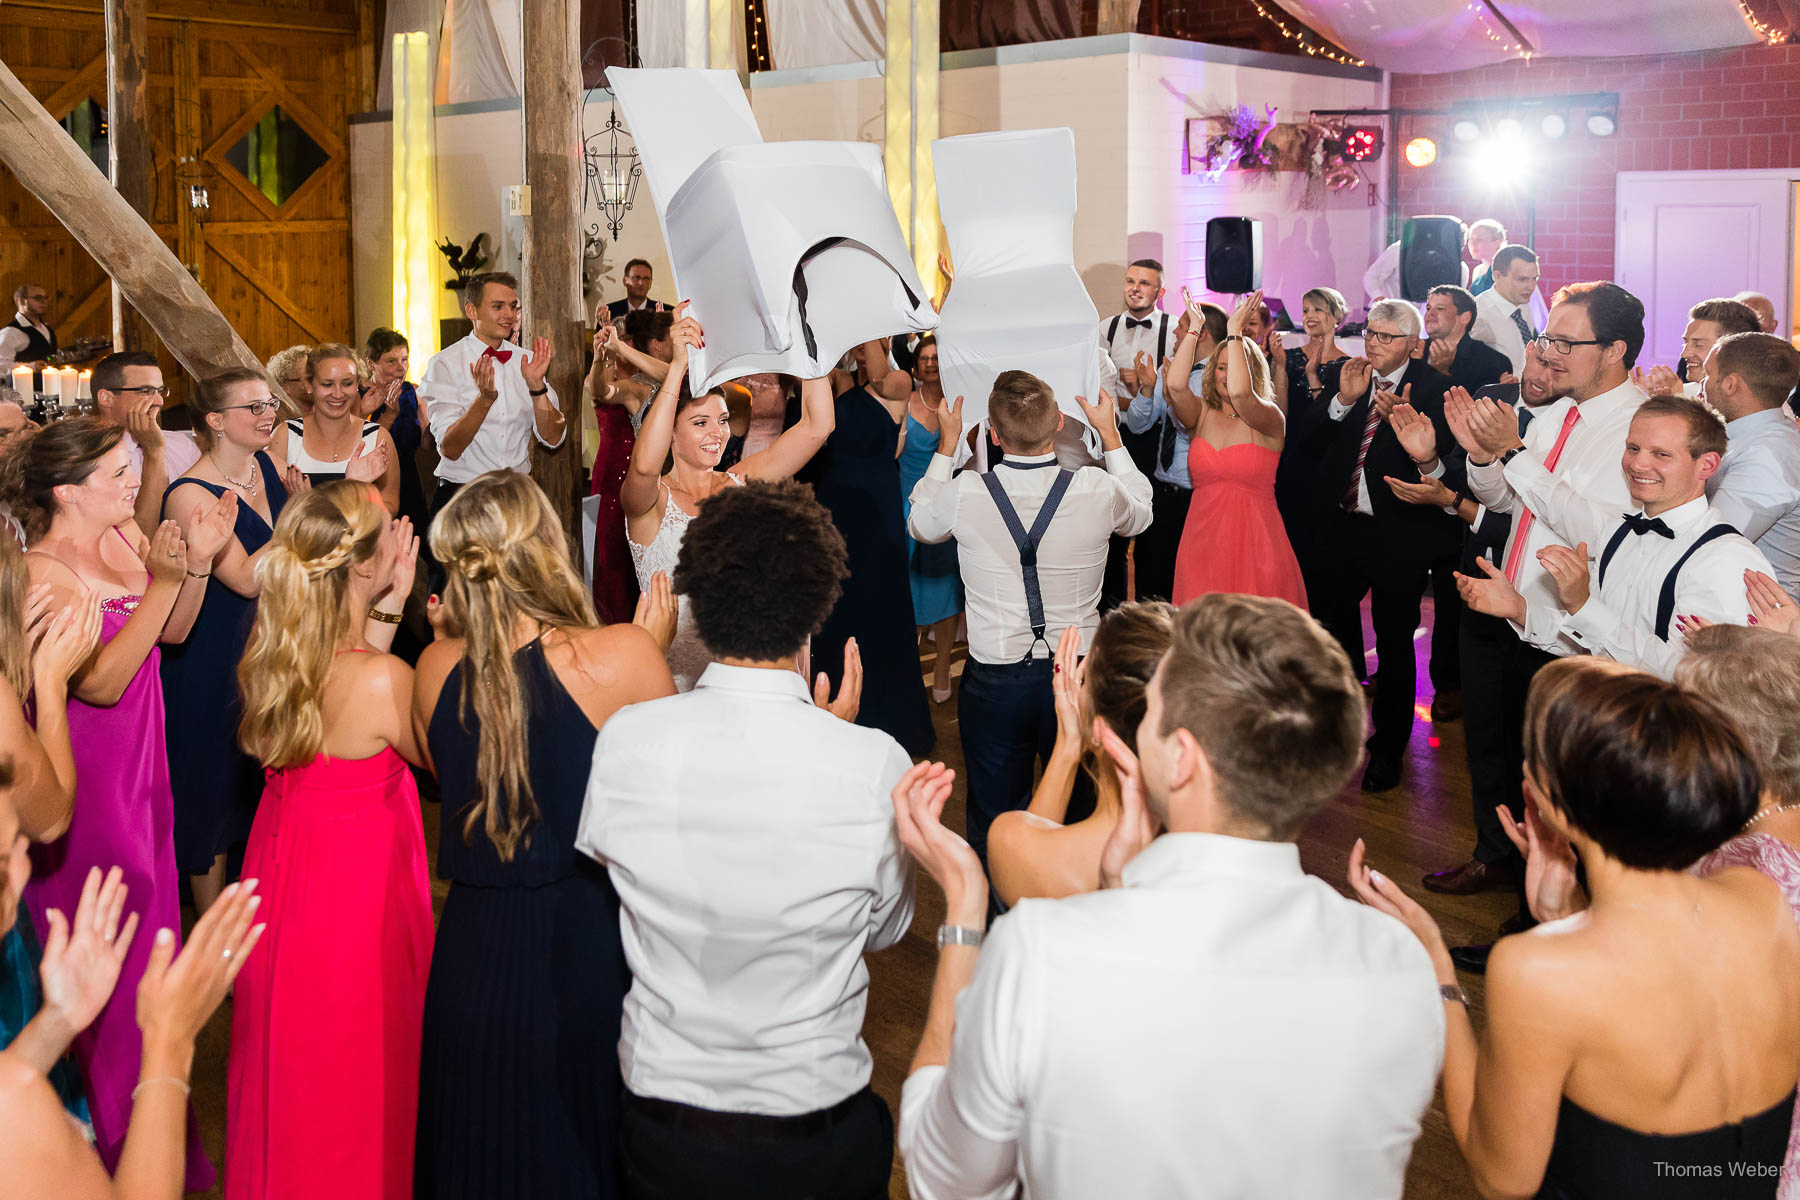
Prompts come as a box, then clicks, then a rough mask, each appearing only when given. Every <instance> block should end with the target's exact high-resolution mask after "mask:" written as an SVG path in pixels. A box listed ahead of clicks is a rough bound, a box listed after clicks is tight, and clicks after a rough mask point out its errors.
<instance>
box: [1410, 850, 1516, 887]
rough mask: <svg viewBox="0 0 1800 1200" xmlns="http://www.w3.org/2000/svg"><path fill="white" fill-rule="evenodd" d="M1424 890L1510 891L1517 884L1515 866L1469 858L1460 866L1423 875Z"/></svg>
mask: <svg viewBox="0 0 1800 1200" xmlns="http://www.w3.org/2000/svg"><path fill="white" fill-rule="evenodd" d="M1424 882H1425V890H1426V891H1428V892H1437V893H1438V894H1440V895H1444V896H1473V895H1474V894H1475V893H1476V892H1510V891H1512V889H1513V888H1514V887H1516V886H1517V885H1518V882H1519V873H1518V870H1517V869H1516V868H1512V867H1505V866H1496V865H1494V864H1493V863H1484V862H1482V861H1481V860H1480V859H1476V858H1471V859H1470V860H1469V861H1468V862H1466V863H1464V864H1463V865H1462V866H1460V867H1457V868H1455V869H1453V870H1449V871H1438V872H1435V873H1434V874H1431V875H1427V876H1426V877H1425V881H1424Z"/></svg>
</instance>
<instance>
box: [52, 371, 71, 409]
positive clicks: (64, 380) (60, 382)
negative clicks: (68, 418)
mask: <svg viewBox="0 0 1800 1200" xmlns="http://www.w3.org/2000/svg"><path fill="white" fill-rule="evenodd" d="M75 374H76V371H75V368H74V367H64V368H62V369H61V370H59V371H58V372H57V373H56V388H57V395H59V396H60V397H61V398H62V399H61V403H62V405H63V407H65V408H67V407H70V406H72V405H74V403H75Z"/></svg>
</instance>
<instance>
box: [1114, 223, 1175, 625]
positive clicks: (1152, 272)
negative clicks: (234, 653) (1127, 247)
mask: <svg viewBox="0 0 1800 1200" xmlns="http://www.w3.org/2000/svg"><path fill="white" fill-rule="evenodd" d="M1162 276H1163V272H1162V264H1161V263H1160V262H1157V261H1156V260H1155V259H1154V258H1140V259H1138V260H1137V261H1136V262H1134V263H1132V264H1131V265H1130V266H1129V267H1126V268H1125V291H1124V297H1123V298H1124V302H1125V308H1124V311H1122V312H1119V313H1116V314H1114V315H1113V316H1110V317H1107V318H1106V319H1105V320H1103V321H1101V322H1100V352H1101V353H1102V354H1103V355H1105V356H1106V360H1105V362H1103V363H1102V364H1101V366H1102V368H1103V369H1102V371H1101V374H1100V386H1101V387H1103V388H1105V389H1106V390H1107V392H1108V393H1109V394H1111V395H1113V396H1115V397H1117V398H1118V405H1119V415H1120V421H1119V433H1120V434H1121V436H1123V438H1124V439H1125V449H1126V450H1128V451H1129V452H1130V453H1131V461H1132V462H1134V463H1136V464H1137V468H1138V470H1139V471H1141V472H1142V473H1143V474H1144V475H1145V476H1147V477H1150V478H1157V476H1156V474H1155V472H1156V453H1157V434H1156V431H1155V429H1153V428H1149V427H1148V426H1147V423H1142V422H1140V423H1136V424H1134V423H1133V422H1132V421H1131V419H1130V417H1129V414H1128V412H1127V410H1128V409H1131V408H1133V407H1135V406H1137V404H1138V403H1139V397H1142V398H1143V403H1144V404H1146V405H1147V404H1148V403H1149V396H1150V393H1151V391H1152V389H1154V388H1155V387H1156V375H1157V372H1158V371H1160V370H1162V365H1163V363H1164V362H1166V361H1167V360H1168V358H1169V356H1170V355H1171V354H1174V353H1175V343H1176V342H1177V341H1179V340H1180V338H1181V328H1180V326H1179V325H1178V323H1177V322H1176V321H1175V320H1174V319H1173V318H1171V317H1170V316H1169V314H1168V313H1166V312H1162V311H1160V310H1159V309H1158V308H1157V305H1158V303H1160V302H1161V300H1162V298H1163V292H1164V291H1165V289H1164V287H1163V277H1162ZM1107 367H1110V368H1111V369H1110V370H1106V369H1104V368H1107ZM1114 375H1116V376H1117V377H1118V379H1117V382H1116V383H1115V382H1114V380H1113V378H1112V376H1114ZM1183 440H1184V441H1185V440H1186V439H1183ZM1181 477H1182V479H1183V481H1184V482H1183V484H1182V487H1183V489H1184V490H1185V488H1186V486H1187V485H1186V483H1185V480H1186V479H1187V460H1186V456H1185V455H1184V456H1183V459H1182V464H1181ZM1186 511H1187V506H1186V504H1185V502H1184V503H1183V505H1182V512H1183V513H1184V514H1185V513H1186ZM1175 536H1176V537H1177V538H1179V537H1180V536H1181V535H1180V528H1179V526H1177V529H1176V534H1175ZM1132 540H1133V539H1131V538H1126V537H1115V538H1113V540H1112V545H1111V546H1110V547H1108V549H1107V554H1106V577H1105V579H1104V581H1103V582H1102V584H1101V587H1100V611H1101V612H1103V613H1104V612H1111V611H1112V610H1113V609H1115V608H1117V607H1118V606H1119V605H1121V604H1123V603H1125V599H1126V580H1127V574H1128V566H1127V562H1126V552H1127V551H1128V550H1129V548H1130V547H1131V544H1132ZM1137 547H1138V549H1137V570H1138V587H1137V598H1138V599H1140V600H1142V599H1145V598H1146V597H1148V596H1151V595H1157V596H1160V597H1161V598H1163V599H1165V600H1166V599H1168V595H1169V588H1170V586H1171V585H1170V584H1168V583H1164V584H1163V585H1162V590H1161V591H1154V590H1153V591H1145V570H1144V568H1145V562H1144V551H1145V546H1144V541H1143V539H1142V538H1139V539H1137ZM1174 571H1175V551H1174V548H1173V545H1171V547H1170V549H1169V563H1168V571H1167V572H1162V573H1156V577H1157V578H1160V577H1161V574H1167V575H1169V577H1170V578H1171V579H1173V577H1174Z"/></svg>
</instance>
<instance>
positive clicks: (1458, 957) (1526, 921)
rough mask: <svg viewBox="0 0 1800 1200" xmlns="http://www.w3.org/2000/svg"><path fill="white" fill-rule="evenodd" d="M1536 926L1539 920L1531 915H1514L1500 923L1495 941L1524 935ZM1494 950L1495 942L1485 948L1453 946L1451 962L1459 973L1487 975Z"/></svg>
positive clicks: (1522, 913) (1519, 913) (1520, 913)
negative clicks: (1516, 934)
mask: <svg viewBox="0 0 1800 1200" xmlns="http://www.w3.org/2000/svg"><path fill="white" fill-rule="evenodd" d="M1536 924H1537V918H1535V917H1533V916H1532V915H1531V914H1530V913H1527V912H1518V913H1514V914H1513V915H1512V916H1510V917H1508V918H1506V920H1504V921H1502V922H1500V928H1499V929H1498V930H1497V931H1496V935H1497V936H1496V938H1495V940H1496V941H1498V940H1499V939H1500V938H1503V937H1510V936H1512V935H1513V934H1515V933H1524V932H1525V931H1526V930H1527V929H1530V928H1531V927H1532V926H1533V925H1536ZM1493 950H1494V944H1493V942H1489V943H1488V944H1487V945H1485V946H1452V947H1450V961H1451V962H1453V963H1455V964H1456V969H1457V970H1459V971H1467V972H1469V973H1470V974H1471V975H1486V974H1487V964H1488V955H1489V954H1491V953H1493Z"/></svg>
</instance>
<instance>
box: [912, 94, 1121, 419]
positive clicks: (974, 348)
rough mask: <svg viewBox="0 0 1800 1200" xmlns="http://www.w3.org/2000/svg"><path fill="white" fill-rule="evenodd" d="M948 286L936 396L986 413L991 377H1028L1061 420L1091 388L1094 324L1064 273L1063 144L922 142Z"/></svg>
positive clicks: (969, 139)
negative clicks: (926, 146) (932, 180)
mask: <svg viewBox="0 0 1800 1200" xmlns="http://www.w3.org/2000/svg"><path fill="white" fill-rule="evenodd" d="M931 161H932V164H933V166H934V168H935V169H936V172H937V189H938V210H939V212H941V213H942V214H943V219H944V231H945V232H946V233H947V234H948V235H949V238H950V253H951V258H952V260H953V261H954V262H955V264H956V283H955V285H954V286H952V287H951V289H950V294H949V296H947V297H946V298H945V300H944V310H943V312H942V313H941V314H940V316H939V321H938V369H939V371H940V372H941V373H942V375H943V382H944V395H946V396H961V397H962V398H963V424H964V425H965V426H966V427H973V426H974V424H975V422H977V421H980V420H982V419H984V418H985V417H986V416H987V398H988V392H989V391H991V390H992V389H993V386H994V379H995V377H996V376H998V375H999V374H1000V372H1002V371H1006V370H1014V369H1016V370H1021V371H1029V372H1031V373H1032V374H1033V375H1036V376H1037V377H1038V378H1039V379H1042V380H1043V381H1044V382H1045V383H1047V384H1049V385H1050V387H1051V389H1052V390H1053V391H1055V393H1056V404H1057V407H1058V408H1060V409H1062V411H1063V413H1064V414H1065V415H1066V416H1067V417H1068V418H1069V419H1070V421H1071V422H1079V423H1085V418H1083V417H1082V415H1081V406H1080V405H1078V404H1076V403H1075V397H1076V396H1085V397H1087V398H1088V399H1089V400H1094V399H1096V398H1097V396H1098V392H1099V387H1100V367H1099V350H1100V332H1099V329H1100V324H1099V323H1100V315H1099V314H1098V313H1097V312H1095V311H1094V302H1093V301H1092V300H1091V299H1089V298H1088V294H1087V288H1086V287H1085V286H1083V284H1082V282H1081V276H1080V275H1079V274H1077V273H1076V271H1075V135H1074V134H1073V133H1072V132H1071V131H1069V130H1067V129H1029V130H1021V131H1018V132H1012V133H972V134H967V135H965V136H962V137H950V138H939V139H938V140H937V141H935V142H933V143H931Z"/></svg>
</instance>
